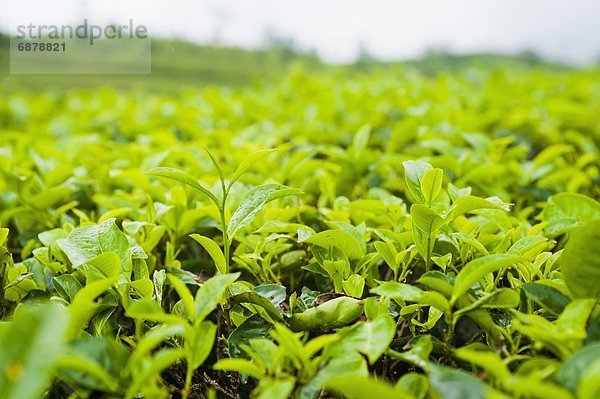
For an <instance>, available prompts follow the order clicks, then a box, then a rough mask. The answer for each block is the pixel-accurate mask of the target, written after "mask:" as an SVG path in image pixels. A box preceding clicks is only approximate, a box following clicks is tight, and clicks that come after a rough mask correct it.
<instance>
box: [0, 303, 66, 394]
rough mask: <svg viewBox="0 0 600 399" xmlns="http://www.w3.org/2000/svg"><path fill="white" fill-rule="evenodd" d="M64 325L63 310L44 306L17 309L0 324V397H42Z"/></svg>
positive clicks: (53, 305)
mask: <svg viewBox="0 0 600 399" xmlns="http://www.w3.org/2000/svg"><path fill="white" fill-rule="evenodd" d="M67 323H68V317H67V311H66V309H65V308H64V307H63V306H61V305H58V304H52V303H47V304H43V305H38V306H31V307H25V308H21V309H20V310H19V311H18V312H17V313H16V314H15V317H14V318H13V319H12V321H10V322H8V323H2V324H0V327H1V328H0V346H1V347H2V350H0V370H2V371H1V372H0V397H2V398H19V399H38V398H41V397H43V396H44V391H45V390H46V389H47V388H48V386H49V385H50V381H51V378H52V369H53V366H54V362H55V360H56V359H57V358H58V357H59V356H60V355H61V353H62V349H63V348H62V343H63V337H64V334H65V332H66V327H67Z"/></svg>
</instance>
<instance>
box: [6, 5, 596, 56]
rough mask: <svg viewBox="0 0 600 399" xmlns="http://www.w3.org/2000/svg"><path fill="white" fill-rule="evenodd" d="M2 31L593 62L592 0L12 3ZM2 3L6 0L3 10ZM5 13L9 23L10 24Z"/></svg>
mask: <svg viewBox="0 0 600 399" xmlns="http://www.w3.org/2000/svg"><path fill="white" fill-rule="evenodd" d="M4 1H6V0H4ZM10 2H11V6H12V10H11V11H10V12H8V13H7V12H3V13H2V14H0V29H1V30H4V31H7V30H10V29H11V26H15V25H16V24H17V23H15V21H18V23H23V22H22V21H27V22H34V23H44V24H59V23H60V24H65V23H78V22H80V21H81V20H82V19H83V18H84V17H87V18H89V19H90V23H91V22H92V21H93V23H97V24H103V23H109V22H120V21H127V20H128V19H129V18H133V19H134V20H136V22H137V21H142V22H143V23H144V24H147V25H148V27H149V30H150V32H151V33H152V35H153V36H154V37H157V36H162V37H179V38H185V39H188V40H191V41H196V42H199V43H209V42H215V41H217V40H218V42H219V43H220V44H224V45H235V46H242V47H247V48H258V47H264V45H265V42H266V40H265V38H266V37H267V32H269V31H270V32H274V33H276V35H277V36H279V37H282V38H291V39H293V41H294V42H295V43H296V44H297V45H298V46H299V47H300V48H303V49H316V51H317V53H318V54H319V56H321V57H322V58H323V59H325V60H326V61H330V62H340V63H343V62H351V61H354V60H355V59H356V56H357V54H358V52H359V48H360V46H361V43H362V44H363V46H364V47H365V48H367V49H368V51H369V52H370V53H371V54H372V55H374V56H376V57H378V58H381V59H388V60H392V59H404V58H413V57H417V56H419V55H421V54H423V53H424V52H425V51H426V50H427V49H430V48H435V49H446V50H449V51H453V52H458V53H466V52H477V51H494V52H502V53H516V52H521V51H524V50H527V49H532V50H534V51H536V52H538V53H539V54H541V55H542V56H545V57H547V58H549V59H552V60H558V61H566V62H570V63H574V64H586V63H590V62H593V61H597V60H598V59H600V1H599V0H463V1H459V0H455V1H449V0H413V1H399V0H396V1H394V0H369V1H359V0H345V1H342V0H303V1H285V0H219V1H217V0H127V1H124V0H52V1H47V0H10ZM5 10H6V7H5ZM11 20H12V22H11Z"/></svg>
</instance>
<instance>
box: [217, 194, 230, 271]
mask: <svg viewBox="0 0 600 399" xmlns="http://www.w3.org/2000/svg"><path fill="white" fill-rule="evenodd" d="M219 213H220V214H221V231H222V232H223V252H224V255H225V273H228V272H229V236H228V235H227V223H226V222H225V198H223V203H222V204H221V207H220V208H219Z"/></svg>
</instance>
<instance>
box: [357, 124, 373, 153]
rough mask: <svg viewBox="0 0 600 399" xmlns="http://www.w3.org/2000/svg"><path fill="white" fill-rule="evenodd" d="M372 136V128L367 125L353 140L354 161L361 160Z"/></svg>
mask: <svg viewBox="0 0 600 399" xmlns="http://www.w3.org/2000/svg"><path fill="white" fill-rule="evenodd" d="M370 135H371V126H369V125H366V126H363V127H361V128H360V129H359V130H358V132H356V133H355V134H354V137H353V138H352V156H353V157H354V159H359V158H360V157H361V155H362V154H363V152H364V151H365V149H366V148H367V144H368V143H369V136H370Z"/></svg>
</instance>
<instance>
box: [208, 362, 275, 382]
mask: <svg viewBox="0 0 600 399" xmlns="http://www.w3.org/2000/svg"><path fill="white" fill-rule="evenodd" d="M213 368H214V369H215V370H224V371H235V372H237V373H243V374H247V375H249V376H250V377H254V378H256V379H257V380H260V379H261V378H262V377H263V376H264V373H263V371H262V370H261V369H260V367H258V366H257V365H255V364H254V363H252V362H251V361H250V360H247V359H221V360H219V361H218V362H217V363H215V365H214V366H213Z"/></svg>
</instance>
